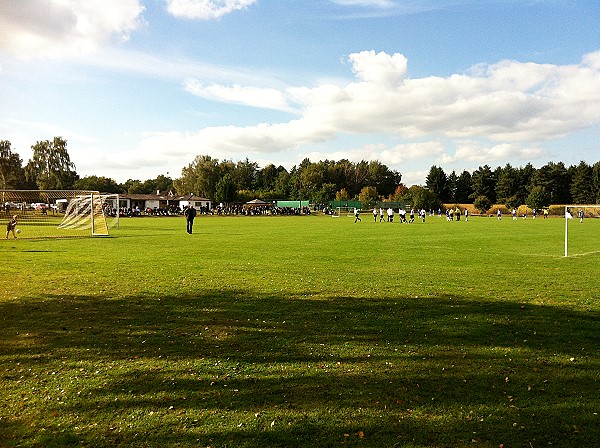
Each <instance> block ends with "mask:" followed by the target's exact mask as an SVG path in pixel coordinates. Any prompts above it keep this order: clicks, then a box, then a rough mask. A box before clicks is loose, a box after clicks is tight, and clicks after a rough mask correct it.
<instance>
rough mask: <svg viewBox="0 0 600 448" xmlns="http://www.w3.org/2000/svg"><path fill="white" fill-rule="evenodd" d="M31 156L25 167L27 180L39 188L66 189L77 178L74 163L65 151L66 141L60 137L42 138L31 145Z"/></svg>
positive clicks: (69, 187)
mask: <svg viewBox="0 0 600 448" xmlns="http://www.w3.org/2000/svg"><path fill="white" fill-rule="evenodd" d="M31 149H32V150H33V156H32V158H31V160H30V161H29V163H28V164H27V166H26V167H25V176H26V177H27V180H28V181H31V182H35V184H36V185H37V186H38V188H39V189H40V190H68V189H71V188H73V185H74V184H75V181H76V180H77V179H78V176H77V172H76V171H75V164H74V163H73V162H71V158H70V157H69V152H68V151H67V142H66V140H63V139H62V138H61V137H54V140H53V141H51V142H50V141H48V140H44V141H41V142H37V143H36V144H35V145H33V146H32V147H31Z"/></svg>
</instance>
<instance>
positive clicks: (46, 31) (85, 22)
mask: <svg viewBox="0 0 600 448" xmlns="http://www.w3.org/2000/svg"><path fill="white" fill-rule="evenodd" d="M143 11H144V7H143V6H142V5H141V4H140V2H139V1H138V0H86V1H79V0H27V1H21V0H4V1H3V4H2V7H1V8H0V23H2V27H0V50H2V51H5V52H9V53H12V54H14V55H16V56H19V57H24V58H47V57H50V58H55V57H63V56H72V55H80V54H86V53H90V52H93V51H94V50H95V49H96V48H97V47H98V46H99V45H100V44H102V43H103V42H106V41H108V40H110V39H114V38H117V39H120V40H127V39H128V38H129V35H130V33H131V32H132V31H134V30H136V29H137V28H138V27H139V26H140V25H141V24H142V23H143V19H142V13H143Z"/></svg>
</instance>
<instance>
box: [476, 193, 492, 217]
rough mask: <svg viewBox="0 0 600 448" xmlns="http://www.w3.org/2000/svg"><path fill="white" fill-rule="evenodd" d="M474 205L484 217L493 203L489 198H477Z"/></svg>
mask: <svg viewBox="0 0 600 448" xmlns="http://www.w3.org/2000/svg"><path fill="white" fill-rule="evenodd" d="M473 205H474V206H475V208H476V209H477V210H478V211H479V213H480V214H482V215H484V214H485V213H486V212H487V211H488V210H489V209H490V208H491V207H492V201H491V200H490V198H488V197H487V196H477V197H476V198H475V202H474V203H473Z"/></svg>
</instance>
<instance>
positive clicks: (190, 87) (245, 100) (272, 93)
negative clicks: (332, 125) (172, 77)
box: [185, 80, 293, 112]
mask: <svg viewBox="0 0 600 448" xmlns="http://www.w3.org/2000/svg"><path fill="white" fill-rule="evenodd" d="M185 89H186V90H187V91H188V92H190V93H192V94H194V95H196V96H199V97H202V98H206V99H209V100H214V101H222V102H226V103H234V104H242V105H246V106H252V107H260V108H265V109H275V110H281V111H287V112H292V111H293V109H292V108H291V107H290V106H289V105H288V102H287V100H286V95H285V93H284V92H282V91H280V90H277V89H270V88H261V87H252V86H241V85H239V84H234V85H232V86H224V85H221V84H215V83H213V84H208V85H206V84H203V83H201V82H199V81H198V80H188V81H186V83H185Z"/></svg>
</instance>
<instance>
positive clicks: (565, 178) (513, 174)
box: [0, 137, 600, 212]
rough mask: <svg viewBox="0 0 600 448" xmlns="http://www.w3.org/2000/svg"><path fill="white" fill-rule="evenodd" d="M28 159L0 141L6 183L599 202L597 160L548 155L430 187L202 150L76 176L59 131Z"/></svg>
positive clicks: (484, 206)
mask: <svg viewBox="0 0 600 448" xmlns="http://www.w3.org/2000/svg"><path fill="white" fill-rule="evenodd" d="M32 150H33V154H32V158H31V160H29V161H28V163H27V164H26V165H25V166H23V162H22V160H21V158H20V157H19V155H18V154H17V153H16V152H14V151H13V150H12V149H11V143H10V141H8V140H0V187H1V189H40V190H63V189H64V190H68V189H79V190H98V191H102V192H107V193H121V194H123V193H129V194H135V193H142V194H143V193H146V194H150V193H154V192H156V191H169V190H171V191H174V192H176V193H177V194H190V193H193V194H196V195H198V196H203V197H206V198H208V199H210V200H211V201H213V202H215V203H219V202H223V203H233V202H246V201H248V200H251V199H255V198H260V199H262V200H264V201H273V200H278V199H288V200H300V199H302V200H306V199H308V200H310V201H311V202H312V203H315V204H327V203H328V202H329V201H331V200H360V201H361V202H362V203H363V204H365V205H366V206H370V205H373V204H376V203H377V202H379V201H381V200H384V201H390V202H404V203H406V204H410V205H411V206H413V207H416V208H425V209H438V208H440V207H441V206H442V204H448V203H453V204H466V203H469V204H475V207H476V208H477V209H478V210H480V211H481V212H485V211H487V210H488V209H489V208H490V207H491V206H492V205H493V204H504V205H506V206H507V207H508V208H516V207H518V206H520V205H523V204H525V205H528V206H529V207H531V208H538V209H539V208H542V207H545V206H549V205H555V204H570V203H578V204H597V203H600V162H596V163H594V164H593V165H589V164H588V163H586V162H584V161H581V162H580V163H579V164H578V165H572V166H569V167H567V166H565V164H564V163H562V162H558V163H555V162H548V163H547V164H546V165H544V166H542V167H541V168H535V167H533V165H532V164H531V163H528V164H526V165H525V166H522V167H518V168H515V167H513V166H512V165H510V164H506V165H505V166H504V167H500V166H498V167H497V168H495V169H492V168H491V167H490V166H489V165H487V164H486V165H484V166H480V167H479V168H478V169H476V170H474V171H473V172H472V173H470V172H469V171H467V170H464V171H463V172H462V173H460V174H457V173H456V172H455V171H452V172H451V173H449V174H447V173H446V172H445V171H444V170H443V169H442V168H441V167H438V166H435V165H434V166H432V167H431V169H430V170H429V173H428V175H427V178H426V181H425V186H420V185H413V186H411V187H410V188H409V187H407V186H406V185H404V184H403V183H402V182H401V181H402V175H401V174H400V173H399V172H398V171H395V170H391V169H390V168H388V167H387V166H386V165H384V164H382V163H381V162H379V161H370V162H367V161H364V160H363V161H360V162H357V163H355V162H351V161H349V160H347V159H342V160H339V161H333V160H322V161H319V162H311V161H310V160H309V159H308V158H307V159H304V160H303V161H302V162H301V163H300V164H299V165H298V166H294V167H293V168H292V169H291V170H289V171H288V170H287V169H286V168H284V167H283V166H275V165H274V164H269V165H267V166H265V167H263V168H260V167H259V166H258V163H256V162H253V161H250V160H249V159H248V158H247V157H246V159H244V160H240V161H238V162H233V161H232V160H222V161H220V160H218V159H215V158H213V157H211V156H210V155H198V156H196V158H195V159H194V160H193V161H192V163H190V164H189V165H188V166H186V167H184V168H183V169H182V171H181V177H179V178H176V179H172V178H170V177H168V176H164V175H159V176H157V177H156V178H155V179H147V180H144V181H141V180H136V179H129V180H127V182H124V183H118V182H116V181H115V180H113V179H111V178H107V177H103V176H86V177H83V178H80V177H79V175H77V172H76V168H75V165H74V164H73V163H72V162H71V160H70V157H69V154H68V151H67V142H66V140H64V139H62V138H61V137H54V139H53V140H52V141H50V140H45V141H39V142H36V144H35V145H33V146H32Z"/></svg>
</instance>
